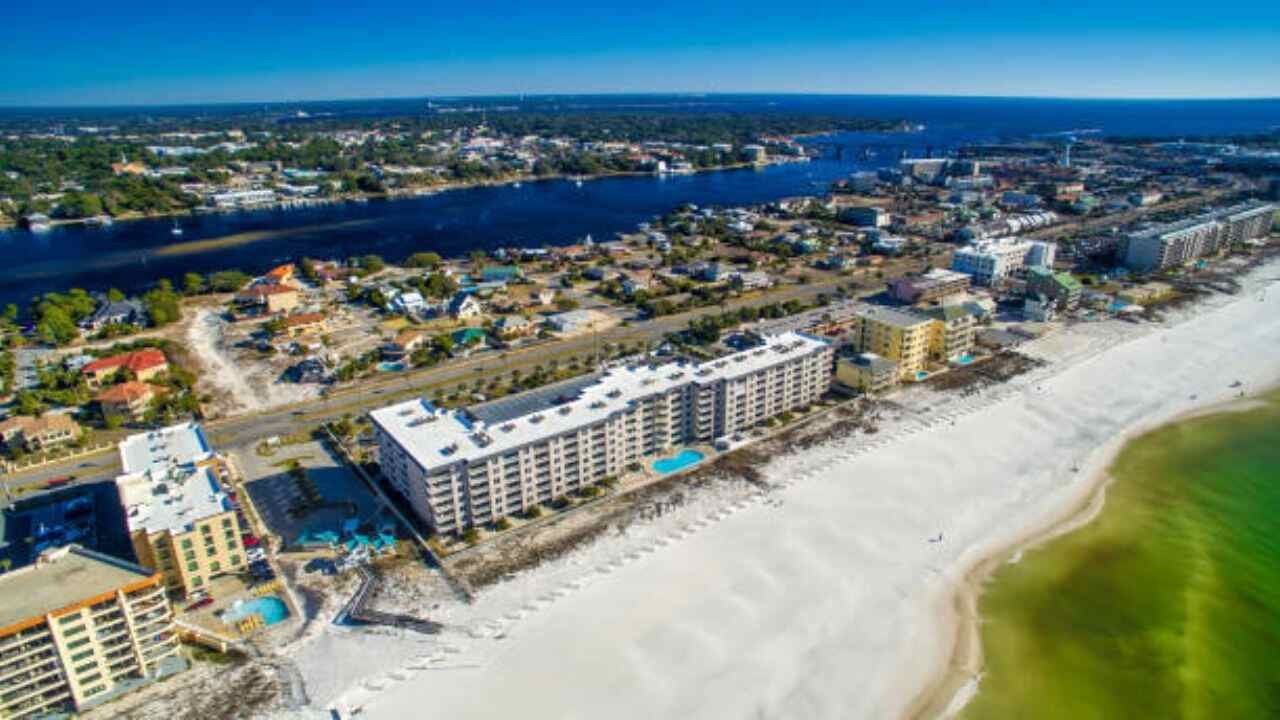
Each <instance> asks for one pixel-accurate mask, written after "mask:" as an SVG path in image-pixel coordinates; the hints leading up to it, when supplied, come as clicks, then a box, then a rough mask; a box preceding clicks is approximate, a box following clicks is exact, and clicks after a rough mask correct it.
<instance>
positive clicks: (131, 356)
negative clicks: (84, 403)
mask: <svg viewBox="0 0 1280 720" xmlns="http://www.w3.org/2000/svg"><path fill="white" fill-rule="evenodd" d="M122 370H127V371H129V372H130V373H131V374H132V375H133V379H134V380H138V381H141V382H148V381H150V380H152V379H154V378H156V377H158V376H160V375H162V374H164V373H166V372H168V371H169V361H168V359H166V358H165V356H164V353H163V352H161V351H160V350H157V349H156V348H143V349H141V350H135V351H133V352H130V353H125V354H123V355H112V356H111V357H105V358H99V359H97V360H94V361H93V362H91V363H89V364H88V365H85V366H84V367H82V368H80V374H82V375H84V378H85V381H86V382H88V383H89V387H91V388H97V387H102V385H103V384H104V383H106V382H107V381H109V380H111V379H113V378H115V377H116V376H117V375H118V374H119V373H120V372H121V371H122Z"/></svg>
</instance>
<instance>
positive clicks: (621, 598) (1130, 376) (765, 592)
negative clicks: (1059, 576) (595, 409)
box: [299, 268, 1280, 719]
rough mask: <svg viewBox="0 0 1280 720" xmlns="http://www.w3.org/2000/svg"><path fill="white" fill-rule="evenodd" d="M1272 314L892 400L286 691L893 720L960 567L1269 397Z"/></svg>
mask: <svg viewBox="0 0 1280 720" xmlns="http://www.w3.org/2000/svg"><path fill="white" fill-rule="evenodd" d="M1259 274H1261V275H1268V276H1269V275H1277V274H1280V272H1278V271H1277V270H1275V269H1273V268H1272V269H1268V268H1264V269H1262V270H1261V271H1259V272H1258V273H1255V278H1254V280H1253V281H1252V283H1253V286H1254V287H1255V288H1259V287H1261V285H1260V284H1259V283H1258V281H1257V277H1256V276H1257V275H1259ZM1278 311H1280V286H1278V287H1275V288H1271V289H1269V290H1259V289H1254V290H1251V291H1250V292H1246V293H1242V294H1241V295H1239V296H1237V297H1235V298H1225V297H1218V298H1214V299H1212V300H1211V301H1209V303H1208V304H1207V306H1202V307H1200V308H1199V309H1198V310H1197V311H1196V312H1195V314H1194V315H1193V316H1191V317H1190V318H1186V319H1182V320H1179V321H1178V322H1176V323H1169V324H1168V325H1166V326H1134V325H1128V324H1121V323H1099V324H1091V325H1082V326H1076V327H1073V328H1070V329H1068V330H1065V331H1062V332H1060V333H1057V334H1055V335H1051V336H1049V337H1046V338H1044V339H1043V340H1040V341H1037V342H1036V343H1034V344H1033V345H1032V346H1031V347H1029V348H1028V352H1030V353H1033V354H1038V355H1040V356H1042V357H1044V358H1045V359H1046V360H1049V361H1050V365H1049V366H1047V367H1045V368H1043V369H1041V370H1039V371H1036V372H1035V373H1034V374H1033V375H1030V376H1025V377H1022V378H1019V379H1017V380H1016V381H1014V382H1013V383H1011V384H1009V385H1008V386H1005V387H1002V388H997V389H995V390H993V391H992V392H990V393H988V394H985V395H983V396H977V397H969V398H961V397H958V396H943V395H937V394H934V393H931V392H927V391H922V390H920V391H914V392H911V393H908V394H906V395H904V396H902V397H901V398H899V399H900V401H901V402H902V404H903V410H902V412H901V413H900V416H899V417H898V418H897V419H895V420H892V421H890V422H889V423H887V424H886V426H885V427H884V428H883V430H882V431H881V432H880V433H877V434H876V435H874V436H870V437H868V436H854V437H850V438H847V439H845V440H842V441H839V442H837V443H834V444H831V445H828V446H825V447H822V448H818V449H815V450H812V451H809V452H806V453H803V454H798V455H794V456H789V457H785V458H780V459H778V460H776V461H774V462H773V463H772V464H771V465H770V466H769V467H768V468H767V469H766V474H767V476H768V477H769V478H771V479H772V480H774V481H777V482H779V483H783V484H787V487H786V489H782V490H777V491H774V492H772V493H768V494H764V493H759V492H753V491H749V490H743V491H742V492H739V493H736V494H733V493H728V494H725V495H724V496H708V497H702V498H699V499H698V500H697V502H694V503H691V504H690V505H689V506H688V507H686V508H684V509H682V510H681V511H679V512H677V513H672V514H671V515H670V516H666V517H663V518H661V519H660V520H657V521H654V522H653V523H651V524H649V525H647V526H644V527H641V528H636V529H633V530H631V531H629V532H628V534H627V535H626V536H624V537H616V536H615V537H610V538H608V539H606V540H602V541H600V542H598V543H596V544H594V545H593V546H591V547H590V548H588V549H585V550H583V551H581V552H579V553H576V554H574V555H573V556H570V557H569V558H567V559H564V560H562V561H559V562H557V563H553V564H552V565H551V566H548V567H546V568H542V569H539V570H536V571H532V572H529V573H525V574H522V575H521V576H519V577H517V578H516V579H514V580H512V581H510V582H508V583H504V584H502V585H499V586H497V587H495V588H493V589H492V590H490V591H488V592H487V593H486V594H485V595H483V596H482V597H481V598H479V600H478V601H477V603H476V604H475V605H473V606H467V607H462V606H458V607H446V608H441V609H440V610H439V611H438V614H439V615H441V616H442V617H443V618H444V619H445V621H446V622H448V623H450V624H451V625H452V626H453V627H455V628H457V627H464V626H465V627H471V628H473V629H474V628H481V627H483V628H485V630H484V632H472V633H470V634H466V633H461V632H456V631H451V632H453V634H452V635H450V634H446V636H444V637H442V638H439V639H434V640H431V641H426V642H425V645H424V646H421V647H413V646H412V644H411V643H410V642H409V641H408V640H406V639H404V638H397V637H385V638H384V637H371V636H361V635H338V634H333V635H331V636H329V637H327V638H325V640H324V642H323V643H322V646H323V652H321V653H320V654H319V655H315V656H314V657H312V658H311V659H308V656H310V655H312V651H310V650H304V651H303V652H302V653H300V655H299V661H300V664H301V665H302V666H303V668H304V670H303V671H304V673H308V670H307V668H308V667H311V666H316V667H317V669H316V671H315V672H316V674H315V675H312V676H311V677H312V679H314V680H316V681H319V682H309V683H308V690H309V693H310V694H311V697H312V698H313V701H314V702H316V703H318V704H321V705H323V704H327V703H335V704H337V705H338V706H339V707H341V708H343V709H345V710H350V709H354V708H362V710H363V716H364V717H371V718H400V717H418V716H423V715H425V714H427V713H430V714H431V715H432V716H439V717H450V718H490V717H502V716H507V715H512V716H519V717H525V718H593V717H599V716H607V717H615V718H616V717H623V718H656V717H679V718H717V719H718V718H746V717H764V718H892V717H898V716H901V715H903V714H904V713H905V712H907V711H908V710H909V708H910V707H911V704H912V703H913V701H914V700H916V699H917V698H918V696H919V695H920V693H921V692H922V691H924V690H925V689H927V688H929V687H931V686H932V684H933V683H934V682H935V681H936V680H937V678H938V677H939V675H940V674H941V673H942V672H943V670H944V669H945V668H946V667H947V665H948V661H949V659H950V658H951V654H952V650H953V641H954V639H955V635H956V634H955V622H956V619H955V616H954V613H953V612H951V608H952V607H953V603H954V597H955V593H956V591H957V589H958V588H960V587H961V586H962V584H963V581H964V579H965V577H966V575H967V574H968V573H969V572H970V570H971V569H973V568H974V566H975V565H976V564H977V563H978V562H979V561H980V560H981V559H983V558H984V557H987V556H989V555H991V554H992V553H993V552H997V551H998V550H999V549H1000V548H1008V549H1010V550H1011V549H1012V547H1014V546H1015V545H1016V543H1017V542H1018V541H1019V539H1020V538H1026V537H1028V536H1029V535H1030V534H1031V533H1034V532H1036V531H1038V530H1039V529H1041V528H1043V527H1045V526H1046V525H1047V524H1051V523H1053V522H1054V521H1056V520H1059V519H1061V518H1062V517H1063V516H1064V515H1066V514H1069V513H1070V512H1071V511H1072V510H1074V509H1076V508H1078V507H1079V506H1080V505H1081V504H1082V503H1083V502H1084V501H1085V500H1086V498H1088V496H1089V495H1090V494H1091V491H1092V489H1093V488H1094V487H1095V486H1096V484H1097V479H1098V478H1099V477H1100V471H1101V469H1102V467H1104V466H1105V463H1106V462H1107V461H1108V459H1109V458H1110V457H1111V455H1112V454H1113V453H1114V451H1115V450H1116V449H1117V448H1118V447H1119V446H1120V445H1121V444H1122V442H1123V440H1124V438H1125V437H1126V436H1127V435H1129V434H1132V433H1134V432H1136V431H1139V430H1142V429H1146V428H1148V427H1151V426H1153V425H1155V424H1158V423H1160V422H1163V421H1166V420H1168V419H1170V418H1172V417H1174V416H1176V415H1177V414H1180V413H1183V412H1186V411H1188V410H1190V409H1193V408H1195V407H1199V406H1203V405H1207V404H1212V403H1214V402H1218V401H1221V400H1224V399H1227V398H1229V397H1232V396H1234V395H1235V394H1237V392H1238V390H1236V389H1231V388H1229V387H1228V386H1229V385H1230V384H1231V383H1232V382H1233V381H1235V380H1240V381H1242V382H1244V383H1245V389H1260V388H1261V387H1263V386H1265V385H1270V384H1272V383H1274V382H1275V381H1276V380H1277V379H1278V378H1280V354H1278V353H1277V349H1280V323H1277V322H1275V320H1274V318H1275V317H1276V316H1277V312H1278ZM939 535H941V541H940V542H939V541H931V540H933V539H935V538H937V537H938V536H939ZM646 549H647V551H646ZM446 643H451V644H453V646H452V649H453V652H451V653H449V652H445V651H444V650H443V649H442V648H443V645H444V644H446ZM428 645H429V646H430V647H426V646H428ZM437 652H438V653H439V656H438V657H439V658H440V659H439V660H438V661H437V662H432V660H433V655H432V653H437ZM419 653H423V654H424V656H422V657H418V655H419ZM335 657H336V658H359V659H360V660H361V661H362V662H361V664H360V666H359V667H358V668H347V669H345V670H343V671H336V670H335V669H334V668H332V667H328V668H326V667H323V663H322V661H323V659H324V658H327V660H328V662H329V663H330V664H332V663H333V658H335ZM364 661H367V663H366V662H364ZM317 663H320V664H317ZM405 667H410V668H414V670H413V671H412V672H405V673H403V674H401V675H391V673H392V672H393V671H395V670H397V669H401V670H403V669H404V668H405ZM434 667H448V668H451V669H447V670H444V669H417V668H434ZM322 678H323V679H322ZM321 685H323V687H321ZM973 688H974V686H973V685H972V684H971V685H970V686H969V688H968V691H970V692H971V691H972V690H973ZM949 698H950V695H949V693H948V695H947V696H946V697H943V698H942V699H941V705H940V706H939V707H945V706H946V704H947V700H948V699H949ZM958 704H959V703H956V705H958Z"/></svg>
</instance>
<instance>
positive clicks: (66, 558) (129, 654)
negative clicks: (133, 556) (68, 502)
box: [0, 545, 186, 719]
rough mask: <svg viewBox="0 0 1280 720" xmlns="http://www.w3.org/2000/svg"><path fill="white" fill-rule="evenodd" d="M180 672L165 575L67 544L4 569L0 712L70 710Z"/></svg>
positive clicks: (22, 714)
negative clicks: (16, 565)
mask: <svg viewBox="0 0 1280 720" xmlns="http://www.w3.org/2000/svg"><path fill="white" fill-rule="evenodd" d="M184 669H186V662H185V661H184V660H183V659H182V657H181V656H180V655H179V652H178V635H177V633H176V631H175V630H174V626H173V611H172V609H171V608H170V607H169V600H168V598H167V596H166V594H165V587H164V578H163V576H162V575H161V574H160V573H158V572H155V571H153V570H149V569H147V568H143V567H141V566H139V565H135V564H133V563H129V562H125V561H123V560H118V559H116V558H113V557H110V556H108V555H102V554H100V553H97V552H93V551H90V550H86V549H84V548H81V547H79V546H76V545H68V546H66V547H62V548H58V549H55V550H49V551H47V552H46V553H44V554H43V555H41V556H40V558H39V559H38V560H37V561H36V562H35V563H34V564H32V565H28V566H26V567H23V568H19V569H17V570H13V571H11V572H7V573H4V574H3V575H0V717H5V718H15V719H21V718H43V717H58V716H66V715H68V714H70V713H73V712H78V711H81V710H86V709H88V708H90V707H93V706H95V705H98V704H101V703H102V702H105V701H106V700H109V699H112V698H114V697H117V696H119V695H121V694H123V693H125V692H128V691H130V690H132V689H134V688H136V687H138V686H140V685H143V684H145V683H147V682H149V681H152V680H155V679H157V678H160V677H164V676H167V675H171V674H173V673H175V672H180V671H182V670H184Z"/></svg>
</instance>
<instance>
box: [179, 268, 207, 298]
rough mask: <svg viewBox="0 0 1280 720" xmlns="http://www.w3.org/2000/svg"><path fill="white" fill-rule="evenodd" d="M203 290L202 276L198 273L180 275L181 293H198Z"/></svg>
mask: <svg viewBox="0 0 1280 720" xmlns="http://www.w3.org/2000/svg"><path fill="white" fill-rule="evenodd" d="M202 292H204V277H203V276H202V275H201V274H200V273H193V272H189V273H185V274H183V276H182V293H183V294H184V295H199V294H200V293H202Z"/></svg>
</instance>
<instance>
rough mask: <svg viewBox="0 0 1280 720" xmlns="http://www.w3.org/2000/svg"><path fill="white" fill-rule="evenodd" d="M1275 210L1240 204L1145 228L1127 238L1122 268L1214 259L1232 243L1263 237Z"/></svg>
mask: <svg viewBox="0 0 1280 720" xmlns="http://www.w3.org/2000/svg"><path fill="white" fill-rule="evenodd" d="M1275 210H1276V209H1275V206H1274V205H1271V204H1270V203H1261V202H1251V203H1243V204H1240V205H1233V206H1231V207H1227V208H1221V209H1218V210H1213V211H1210V212H1207V213H1204V214H1201V215H1197V216H1195V217H1192V218H1187V219H1185V220H1180V221H1178V222H1174V223H1167V224H1163V225H1156V226H1154V227H1151V228H1147V229H1146V230H1143V231H1141V232H1138V233H1134V234H1133V235H1130V236H1129V243H1128V247H1127V248H1126V249H1125V264H1126V265H1128V266H1129V267H1130V268H1132V269H1134V270H1138V271H1144V272H1146V271H1151V270H1163V269H1164V268H1168V267H1176V266H1179V265H1185V264H1187V263H1189V262H1191V261H1192V260H1195V259H1196V258H1201V257H1206V256H1210V255H1217V254H1219V253H1221V252H1223V251H1225V250H1226V249H1227V248H1229V247H1230V246H1231V245H1232V243H1241V242H1244V241H1246V240H1252V239H1254V238H1258V237H1262V236H1263V235H1266V234H1267V231H1269V230H1270V229H1271V223H1272V221H1273V218H1274V216H1275Z"/></svg>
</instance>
